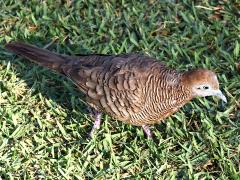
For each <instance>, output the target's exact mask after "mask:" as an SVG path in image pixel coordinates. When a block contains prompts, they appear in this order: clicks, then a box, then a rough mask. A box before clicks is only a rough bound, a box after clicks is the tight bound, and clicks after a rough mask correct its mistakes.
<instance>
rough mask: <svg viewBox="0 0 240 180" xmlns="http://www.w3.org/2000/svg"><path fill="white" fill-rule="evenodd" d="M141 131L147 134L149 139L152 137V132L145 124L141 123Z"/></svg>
mask: <svg viewBox="0 0 240 180" xmlns="http://www.w3.org/2000/svg"><path fill="white" fill-rule="evenodd" d="M142 128H143V131H144V132H145V134H146V135H147V137H148V138H149V139H152V133H151V130H150V128H149V127H148V126H147V125H142Z"/></svg>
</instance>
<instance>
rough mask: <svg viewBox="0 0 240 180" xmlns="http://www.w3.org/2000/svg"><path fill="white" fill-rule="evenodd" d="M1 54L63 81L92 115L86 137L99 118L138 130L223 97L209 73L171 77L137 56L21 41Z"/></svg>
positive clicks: (200, 71) (157, 64) (166, 70)
mask: <svg viewBox="0 0 240 180" xmlns="http://www.w3.org/2000/svg"><path fill="white" fill-rule="evenodd" d="M6 49H8V50H10V51H12V52H14V53H16V54H18V55H21V56H23V57H25V58H28V59H30V60H31V61H33V62H35V63H37V64H39V65H41V66H44V67H47V68H50V69H53V70H55V71H57V72H59V73H61V74H64V75H66V76H67V77H69V78H70V79H71V80H72V81H73V82H74V83H75V85H76V86H77V87H78V88H79V90H80V91H81V92H82V93H84V94H85V95H86V102H87V103H88V105H89V106H91V107H92V108H94V109H95V110H96V112H97V113H96V114H95V122H94V126H93V128H92V131H91V134H93V132H94V130H95V129H97V128H99V127H100V119H101V113H102V112H103V113H106V114H109V115H110V116H112V117H113V118H115V119H117V120H120V121H123V122H126V123H129V124H132V125H136V126H142V127H143V130H144V132H145V133H146V135H147V136H148V137H149V138H151V136H152V135H151V131H150V129H149V126H148V125H152V124H156V123H159V122H161V121H162V120H163V119H165V118H167V117H168V116H170V115H171V114H173V113H174V112H176V111H178V110H179V108H180V107H182V106H183V105H184V104H186V103H187V102H189V101H190V100H191V99H193V98H194V97H199V96H200V97H205V96H217V97H219V98H221V99H222V100H223V101H225V102H226V101H227V100H226V97H225V96H224V95H223V93H222V92H221V91H220V90H219V82H218V79H217V76H216V74H215V73H214V72H212V71H210V70H206V69H196V70H190V71H187V72H177V71H176V70H173V69H169V68H167V67H166V66H165V65H164V64H163V63H161V62H160V61H158V60H156V59H154V58H151V57H148V56H144V55H139V54H123V55H101V54H93V55H79V56H67V55H61V54H57V53H54V52H50V51H48V50H46V49H41V48H38V47H35V46H32V45H28V44H25V43H21V42H10V43H8V44H7V45H6Z"/></svg>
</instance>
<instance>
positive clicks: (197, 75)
mask: <svg viewBox="0 0 240 180" xmlns="http://www.w3.org/2000/svg"><path fill="white" fill-rule="evenodd" d="M183 83H184V85H185V86H187V87H188V88H189V89H190V90H191V92H192V96H193V97H197V96H200V97H206V96H217V97H219V98H220V99H222V100H223V101H224V102H227V98H226V97H225V96H224V95H223V93H222V92H221V90H220V89H219V82H218V79H217V76H216V74H215V73H214V72H212V71H210V70H206V69H196V70H191V71H188V72H186V73H184V74H183Z"/></svg>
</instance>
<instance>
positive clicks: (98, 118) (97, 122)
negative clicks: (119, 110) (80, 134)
mask: <svg viewBox="0 0 240 180" xmlns="http://www.w3.org/2000/svg"><path fill="white" fill-rule="evenodd" d="M101 115H102V114H101V113H99V112H95V113H94V119H95V121H94V125H93V127H92V130H91V132H90V134H89V136H90V137H92V136H93V134H94V132H95V130H96V129H99V128H100V124H101Z"/></svg>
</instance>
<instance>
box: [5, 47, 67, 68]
mask: <svg viewBox="0 0 240 180" xmlns="http://www.w3.org/2000/svg"><path fill="white" fill-rule="evenodd" d="M5 47H6V49H8V50H9V51H12V52H14V53H16V54H18V55H20V56H23V57H25V58H27V59H29V60H31V61H33V62H35V63H37V64H39V65H41V66H44V67H48V68H50V69H53V70H55V71H58V72H60V73H62V68H61V67H62V65H63V64H65V63H66V62H67V61H68V60H67V59H66V58H65V57H64V56H62V55H60V54H56V53H54V52H51V51H48V50H46V49H41V48H38V47H35V46H32V45H29V44H25V43H21V42H10V43H8V44H6V46H5Z"/></svg>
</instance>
